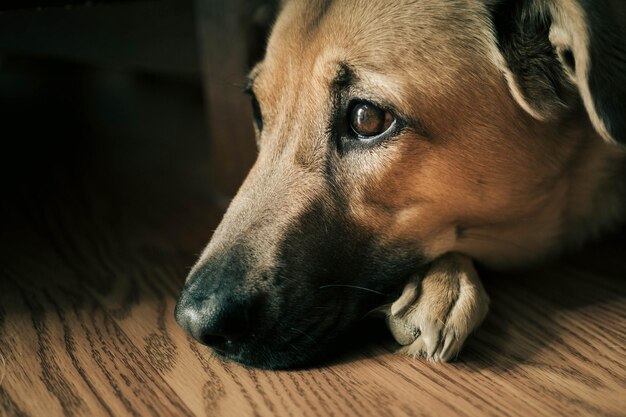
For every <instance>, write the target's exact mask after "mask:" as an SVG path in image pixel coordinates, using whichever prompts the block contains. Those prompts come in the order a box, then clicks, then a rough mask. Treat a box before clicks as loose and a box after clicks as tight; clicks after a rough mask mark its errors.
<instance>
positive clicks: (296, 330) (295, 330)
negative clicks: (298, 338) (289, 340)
mask: <svg viewBox="0 0 626 417" xmlns="http://www.w3.org/2000/svg"><path fill="white" fill-rule="evenodd" d="M290 329H291V330H293V331H294V332H296V333H300V334H301V335H302V336H304V337H306V338H307V339H309V340H310V341H311V342H313V343H316V341H315V339H313V338H312V337H311V336H310V335H309V334H308V333H305V332H303V331H302V330H300V329H297V328H295V327H290Z"/></svg>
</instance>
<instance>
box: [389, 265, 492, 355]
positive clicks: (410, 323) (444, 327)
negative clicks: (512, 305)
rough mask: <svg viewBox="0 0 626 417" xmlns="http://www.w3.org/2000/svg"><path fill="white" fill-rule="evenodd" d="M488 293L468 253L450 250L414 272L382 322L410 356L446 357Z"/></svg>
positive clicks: (483, 310) (481, 310) (479, 316)
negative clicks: (416, 274)
mask: <svg viewBox="0 0 626 417" xmlns="http://www.w3.org/2000/svg"><path fill="white" fill-rule="evenodd" d="M488 309H489V297H488V296H487V293H486V292H485V289H484V288H483V285H482V283H481V282H480V279H479V277H478V274H477V272H476V270H475V269H474V266H473V264H472V261H471V259H469V258H467V257H465V256H463V255H458V254H449V255H445V256H443V257H441V258H439V259H437V260H436V261H435V262H434V263H433V264H432V266H431V268H430V269H429V270H428V272H427V273H426V275H425V276H424V277H414V278H412V279H411V280H410V281H409V282H408V283H407V284H406V286H405V288H404V291H403V292H402V295H401V296H400V298H398V299H397V300H396V301H395V302H394V303H393V304H392V305H391V308H390V311H389V312H388V317H387V324H388V326H389V329H390V330H391V333H392V334H393V336H394V338H395V339H396V341H397V342H398V343H400V344H401V345H403V348H402V349H401V351H402V352H405V353H407V354H409V355H412V356H414V357H420V358H426V359H428V360H432V361H435V362H447V361H449V360H451V359H453V358H455V357H456V355H457V354H458V352H459V351H460V349H461V347H462V345H463V343H464V342H465V339H466V338H467V336H468V335H469V334H470V333H471V332H472V331H473V330H474V329H475V328H476V327H478V325H479V324H480V323H481V322H482V321H483V319H484V318H485V316H486V315H487V311H488Z"/></svg>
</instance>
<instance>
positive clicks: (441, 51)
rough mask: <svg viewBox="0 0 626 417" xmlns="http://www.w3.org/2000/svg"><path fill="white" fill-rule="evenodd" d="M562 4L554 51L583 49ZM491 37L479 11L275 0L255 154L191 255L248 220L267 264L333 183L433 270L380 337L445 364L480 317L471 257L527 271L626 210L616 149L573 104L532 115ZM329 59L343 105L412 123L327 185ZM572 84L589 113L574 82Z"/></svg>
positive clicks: (354, 207)
mask: <svg viewBox="0 0 626 417" xmlns="http://www.w3.org/2000/svg"><path fill="white" fill-rule="evenodd" d="M574 4H575V3H573V2H572V1H569V0H558V1H555V2H554V8H555V10H557V12H556V13H557V14H558V15H559V16H563V17H562V18H560V19H559V20H558V24H559V26H558V27H556V29H555V30H554V35H553V36H554V38H555V39H556V40H555V41H558V40H559V39H560V40H563V39H566V40H567V42H574V43H576V42H578V43H584V42H585V36H586V35H585V32H584V29H581V28H580V27H579V26H580V18H579V16H578V15H577V14H576V13H577V12H576V13H573V14H572V12H571V11H570V10H571V8H572V7H574V6H573V5H574ZM409 8H410V12H409V11H408V9H409ZM563 33H565V34H568V36H569V38H568V37H565V36H563V35H562V34H563ZM559 34H561V35H559ZM557 38H558V39H557ZM495 42H496V41H495V39H494V35H493V33H492V32H491V30H490V27H489V24H488V22H487V10H486V6H485V5H484V4H483V2H481V1H471V0H466V1H464V0H455V1H447V2H430V1H424V2H411V1H393V2H390V1H384V0H336V1H331V0H318V1H304V0H292V1H286V2H284V4H283V7H282V12H281V15H280V17H279V19H278V21H277V23H276V26H275V28H274V30H273V34H272V36H271V39H270V41H269V46H268V50H267V55H266V58H265V60H264V61H263V62H262V63H261V64H260V65H259V66H258V67H257V68H256V69H255V71H254V72H253V78H254V91H255V93H256V95H257V97H258V100H259V102H260V103H261V108H262V111H263V116H264V125H265V126H264V132H263V136H262V137H261V138H260V140H259V146H260V153H259V159H258V161H257V163H256V165H255V167H254V168H253V170H252V171H251V173H250V175H249V177H248V179H247V180H246V182H245V184H244V185H243V186H242V188H241V190H240V192H239V194H238V196H237V197H236V199H235V200H234V201H233V203H232V205H231V207H230V208H229V211H228V213H227V215H226V217H225V220H224V222H223V223H222V225H221V226H220V228H219V229H218V230H217V232H216V233H215V237H214V239H213V241H212V243H211V244H210V245H209V247H208V248H207V250H206V251H205V254H204V255H203V259H206V258H207V257H209V256H211V255H214V254H215V253H217V252H219V251H220V248H221V246H220V245H221V244H222V242H232V241H236V240H237V239H238V236H239V235H238V234H241V233H244V231H246V230H249V229H250V228H249V227H248V226H249V224H250V222H258V223H259V224H266V225H268V227H264V228H261V229H262V230H263V233H262V234H259V236H253V237H252V238H251V239H252V241H253V242H256V244H257V245H258V246H259V247H263V248H264V251H262V252H260V255H259V256H262V257H266V260H265V261H264V262H265V263H271V262H273V253H274V250H273V249H272V248H275V247H276V245H277V244H278V242H279V241H280V238H281V236H282V234H284V232H285V228H286V226H287V225H288V224H289V223H290V221H291V220H292V219H294V218H296V217H297V216H298V215H299V214H300V213H301V212H302V211H303V210H305V209H306V207H307V206H308V205H309V204H310V202H311V201H312V200H313V199H314V198H318V197H319V198H323V196H324V193H325V192H327V191H328V190H327V189H325V188H328V187H341V188H342V190H344V191H345V192H346V193H347V195H348V196H349V199H348V211H347V212H346V213H345V216H347V217H348V218H350V219H351V220H352V221H355V222H356V223H357V224H359V225H361V227H363V228H365V229H367V230H369V231H371V232H372V233H373V234H374V235H376V236H379V237H380V239H382V240H388V241H406V240H411V241H416V242H419V243H420V245H421V247H422V248H423V250H424V252H425V254H426V255H427V257H428V258H429V260H436V261H435V264H434V266H433V267H432V268H431V270H430V272H429V273H428V274H427V275H426V276H425V277H424V279H423V281H419V279H418V281H410V283H409V285H410V286H409V287H408V289H407V290H406V291H405V296H404V298H403V301H402V303H404V304H411V305H407V306H406V307H407V311H408V312H407V313H403V314H402V315H401V317H403V319H402V320H404V322H400V324H398V322H397V319H396V318H394V317H396V315H391V317H392V320H396V321H394V323H396V324H394V325H393V326H392V328H393V327H394V326H396V330H397V329H398V328H400V329H402V326H404V325H406V326H408V327H409V328H411V329H414V328H419V329H420V331H421V332H422V334H423V335H424V336H423V337H422V338H421V340H418V341H415V340H414V341H411V343H414V344H413V345H411V347H409V348H408V352H409V353H411V354H413V355H418V354H419V355H421V354H422V353H424V352H425V353H426V356H428V357H429V358H432V359H435V360H448V359H450V358H451V357H452V356H453V354H454V353H455V352H456V351H458V349H459V348H460V346H461V344H462V343H463V341H464V340H465V338H466V337H467V335H468V334H469V333H470V332H471V331H472V330H473V329H474V328H475V327H476V326H477V325H478V324H479V323H480V322H481V321H482V319H483V317H484V315H485V313H486V311H487V304H488V298H487V296H486V294H485V293H484V290H483V289H482V286H481V284H480V281H479V279H478V277H477V275H476V272H475V270H474V269H473V266H472V264H471V260H470V258H471V259H474V260H477V261H479V262H482V263H484V264H487V265H488V266H491V267H497V268H501V267H511V266H517V265H524V264H528V263H529V262H535V261H537V260H540V259H542V258H543V257H545V256H547V255H548V254H551V253H554V252H557V251H559V250H561V249H562V248H563V247H565V246H567V245H568V244H572V243H576V244H577V243H578V242H581V241H584V240H585V239H587V238H589V237H590V236H593V235H596V234H597V233H598V232H599V231H602V230H605V229H607V228H610V227H612V226H613V225H614V224H615V223H616V222H617V221H618V220H620V217H621V216H623V214H624V212H626V207H625V206H624V201H623V197H622V196H621V195H618V194H617V191H616V190H618V188H619V187H616V186H615V184H616V183H617V181H621V180H623V178H618V177H619V176H620V175H621V174H620V172H623V171H624V169H623V168H619V167H622V166H624V160H625V156H624V152H623V150H622V149H619V148H618V147H616V146H613V145H610V144H609V143H607V142H606V141H604V140H602V137H601V136H604V137H605V138H606V135H605V134H604V133H603V132H604V131H603V128H602V125H601V123H599V122H598V120H599V119H597V117H595V116H594V115H593V113H591V122H590V121H589V119H588V118H587V116H586V113H585V108H584V107H583V106H582V104H581V105H579V106H578V107H577V108H574V109H571V111H570V112H569V114H568V115H566V116H564V117H560V118H557V119H550V120H541V119H543V117H541V114H535V112H533V111H532V110H531V109H530V106H528V105H527V104H525V101H524V99H523V98H522V97H521V95H520V93H519V91H517V90H516V89H515V86H514V85H511V79H510V77H508V76H507V74H506V69H505V68H504V67H503V65H505V64H504V63H503V60H502V59H501V57H500V56H499V54H498V53H497V47H496V44H495ZM576 50H577V51H582V50H584V48H578V49H576ZM579 54H580V56H579V55H577V56H576V57H577V58H578V66H579V70H580V71H585V60H584V56H582V54H583V52H579ZM341 63H348V64H349V65H350V67H351V68H352V69H353V70H354V72H355V75H356V77H357V82H356V83H355V86H354V87H353V91H352V94H353V95H354V96H357V97H359V98H362V99H368V100H371V101H374V102H377V103H383V104H387V103H389V104H393V106H395V108H397V109H398V110H399V111H400V112H402V113H403V114H404V115H407V116H409V117H410V118H412V119H415V120H419V121H421V125H422V126H421V127H420V128H414V129H409V130H407V131H405V132H403V133H401V134H400V135H399V136H398V137H396V138H394V139H393V140H392V141H390V143H389V144H386V145H385V146H380V147H379V148H377V149H376V150H375V151H371V152H359V153H348V154H346V155H345V156H344V157H343V159H342V161H341V164H336V170H337V180H336V182H335V184H331V185H328V184H325V182H324V172H323V166H324V163H325V162H328V161H327V160H326V158H327V156H326V153H325V152H326V151H325V150H326V149H327V146H328V141H329V138H328V135H327V133H326V130H327V126H328V119H329V117H330V111H331V105H330V103H331V102H332V97H331V86H330V84H331V83H332V81H333V79H334V78H335V76H336V74H337V71H338V70H339V68H340V64H341ZM571 77H572V79H573V80H574V81H576V82H577V83H578V86H579V87H580V91H581V95H582V99H583V101H584V102H585V103H587V101H588V100H590V98H589V97H587V95H588V91H587V92H585V91H586V90H585V88H584V86H582V85H581V84H580V80H581V77H582V76H580V75H578V74H573V75H571ZM594 126H595V128H596V129H597V131H599V132H600V134H598V133H596V130H595V129H594ZM331 162H332V161H331ZM257 229H258V228H257ZM268 231H269V232H268ZM450 253H454V255H448V254H450ZM201 262H202V261H201ZM419 278H421V277H419ZM411 286H412V287H411ZM411 292H414V295H415V297H413V298H412V297H411ZM407 294H408V295H407ZM418 294H419V295H418ZM406 300H410V302H407V301H406ZM438 332H442V338H439V337H438V336H437V337H435V334H436V333H438ZM400 333H401V332H400ZM399 338H400V339H402V338H403V336H399ZM435 339H436V340H435Z"/></svg>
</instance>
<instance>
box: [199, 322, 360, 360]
mask: <svg viewBox="0 0 626 417" xmlns="http://www.w3.org/2000/svg"><path fill="white" fill-rule="evenodd" d="M348 327H350V321H349V320H344V319H342V318H341V317H339V314H334V315H333V316H332V317H327V319H326V320H311V321H310V322H309V323H302V324H293V325H291V324H286V325H284V326H281V327H280V328H277V329H275V330H273V331H271V332H268V333H265V334H255V333H254V332H253V333H252V334H251V335H250V337H249V338H246V339H245V340H228V341H223V342H222V343H217V344H215V343H212V344H211V348H212V349H213V351H214V352H215V354H216V355H217V356H218V357H220V358H222V359H226V360H231V361H235V362H237V363H240V364H242V365H245V366H249V367H254V368H261V369H294V368H304V367H311V366H315V365H316V364H319V363H322V362H323V361H324V360H325V359H326V358H328V357H329V356H330V355H332V354H333V352H334V351H336V350H337V349H336V344H337V342H339V341H340V340H341V339H342V336H343V335H344V333H345V331H346V329H347V328H348Z"/></svg>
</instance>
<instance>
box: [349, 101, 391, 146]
mask: <svg viewBox="0 0 626 417" xmlns="http://www.w3.org/2000/svg"><path fill="white" fill-rule="evenodd" d="M393 121H394V117H393V115H392V114H391V113H389V112H388V111H385V110H383V109H381V108H379V107H376V106H375V105H373V104H371V103H365V102H359V103H356V104H355V105H354V106H353V107H352V111H351V114H350V127H352V130H353V131H354V133H356V134H357V135H359V136H362V137H365V138H370V137H373V136H378V135H380V134H381V133H384V132H386V131H387V129H389V127H390V126H391V124H392V123H393Z"/></svg>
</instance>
